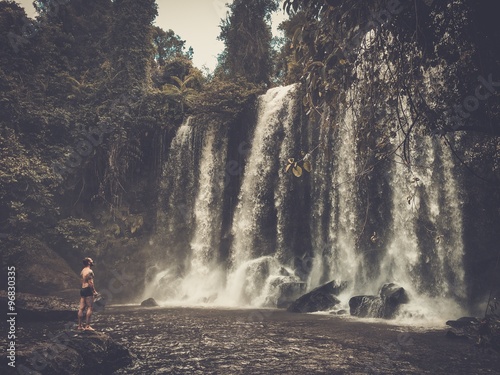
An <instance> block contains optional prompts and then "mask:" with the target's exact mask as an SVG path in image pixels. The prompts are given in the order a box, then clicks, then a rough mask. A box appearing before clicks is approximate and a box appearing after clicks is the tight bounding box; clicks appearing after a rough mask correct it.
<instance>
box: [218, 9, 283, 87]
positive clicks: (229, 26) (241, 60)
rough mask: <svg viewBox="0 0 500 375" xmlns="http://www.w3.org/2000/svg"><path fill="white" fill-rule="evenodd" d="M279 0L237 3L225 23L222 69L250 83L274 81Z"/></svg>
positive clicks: (222, 30) (221, 37)
mask: <svg viewBox="0 0 500 375" xmlns="http://www.w3.org/2000/svg"><path fill="white" fill-rule="evenodd" d="M277 8H278V2H277V1H276V0H254V1H244V0H235V1H234V2H233V3H232V4H231V5H229V9H230V13H229V16H228V17H227V18H226V19H225V20H223V22H222V25H221V33H220V36H219V39H220V40H222V41H223V42H224V44H225V50H224V52H223V54H222V61H221V68H222V69H223V70H224V72H226V74H228V75H229V76H230V77H236V76H242V77H244V78H245V79H247V80H248V81H249V82H253V83H265V84H268V83H269V82H270V75H271V71H272V62H271V38H272V34H271V29H270V27H269V20H270V17H271V13H272V12H274V11H275V10H276V9H277Z"/></svg>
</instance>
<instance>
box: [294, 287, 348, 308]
mask: <svg viewBox="0 0 500 375" xmlns="http://www.w3.org/2000/svg"><path fill="white" fill-rule="evenodd" d="M346 285H347V284H346V283H338V282H336V281H330V282H328V283H326V284H323V285H321V286H319V287H317V288H316V289H313V290H311V291H310V292H309V293H306V294H304V295H303V296H301V297H300V298H298V299H297V300H295V302H293V303H292V304H291V305H290V306H289V307H288V309H287V311H289V312H295V313H308V312H315V311H325V310H330V309H331V308H333V307H334V306H335V305H337V304H339V303H340V301H339V299H338V298H337V297H335V295H334V294H337V295H338V294H339V293H340V292H341V291H342V290H343V289H344V288H345V287H346Z"/></svg>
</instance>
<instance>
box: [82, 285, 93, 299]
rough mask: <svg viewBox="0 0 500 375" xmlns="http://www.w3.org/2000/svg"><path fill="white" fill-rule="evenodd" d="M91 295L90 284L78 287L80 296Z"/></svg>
mask: <svg viewBox="0 0 500 375" xmlns="http://www.w3.org/2000/svg"><path fill="white" fill-rule="evenodd" d="M93 295H94V291H93V290H92V288H91V287H90V286H88V287H86V288H82V289H80V296H81V297H91V296H93Z"/></svg>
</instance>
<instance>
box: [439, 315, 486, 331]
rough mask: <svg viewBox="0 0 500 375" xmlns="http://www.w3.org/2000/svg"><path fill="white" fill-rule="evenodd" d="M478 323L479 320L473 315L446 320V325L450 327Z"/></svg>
mask: <svg viewBox="0 0 500 375" xmlns="http://www.w3.org/2000/svg"><path fill="white" fill-rule="evenodd" d="M477 324H479V320H478V319H477V318H475V317H470V316H464V317H462V318H459V319H457V320H448V321H447V322H446V325H448V326H450V327H452V328H458V329H462V328H466V327H471V326H474V325H477Z"/></svg>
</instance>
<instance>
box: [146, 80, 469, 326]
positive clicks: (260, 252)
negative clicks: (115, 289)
mask: <svg viewBox="0 0 500 375" xmlns="http://www.w3.org/2000/svg"><path fill="white" fill-rule="evenodd" d="M297 94H298V93H297V90H296V86H293V85H292V86H287V87H278V88H273V89H270V90H269V91H268V92H267V93H266V94H265V95H262V96H261V97H260V98H259V101H258V109H257V110H258V116H257V121H256V123H255V126H254V128H253V129H252V132H250V133H251V137H250V138H249V139H248V140H246V142H248V143H249V144H250V146H251V147H250V152H249V153H248V154H247V155H246V160H244V163H245V169H244V174H243V176H242V179H241V182H240V183H239V185H238V188H239V190H238V194H237V195H236V196H235V198H237V202H236V203H234V204H233V205H229V206H226V210H228V209H229V210H231V211H232V212H231V213H228V212H226V211H224V209H223V207H225V206H224V205H223V201H224V196H225V194H227V185H226V184H225V181H224V166H225V165H227V163H228V161H229V160H228V157H229V156H228V155H229V154H228V147H229V146H228V144H227V140H228V135H227V134H228V133H227V129H225V127H224V126H216V125H214V124H208V125H206V126H200V125H201V124H197V126H195V125H193V123H196V121H198V120H193V119H191V120H188V121H186V123H185V124H183V125H182V126H181V127H180V128H179V130H178V132H177V135H176V137H175V138H174V140H173V141H172V144H171V148H170V151H169V158H168V160H167V163H166V166H165V172H164V185H163V189H164V193H163V195H162V197H160V205H161V207H160V210H159V211H160V212H159V218H160V219H162V220H159V221H158V223H159V226H160V227H161V228H158V233H159V234H160V233H162V232H163V233H164V234H163V235H159V234H158V235H157V236H156V238H155V239H154V242H155V244H156V246H157V247H158V250H157V251H158V254H157V258H158V259H160V260H161V261H156V262H152V264H154V265H155V267H153V268H152V275H153V276H151V277H149V279H148V281H147V286H146V289H145V293H144V296H147V297H150V296H153V297H155V298H156V299H158V300H160V301H173V302H176V303H179V301H182V303H213V304H215V305H232V306H276V305H279V304H280V298H281V297H283V295H284V294H288V295H289V296H294V295H297V293H303V292H305V291H306V289H307V290H311V289H313V288H314V287H316V286H318V285H320V284H321V283H324V282H327V281H329V280H332V279H335V280H338V281H343V282H344V281H345V282H347V285H348V287H347V289H346V290H345V291H344V293H343V294H342V295H341V296H340V299H341V301H342V303H343V305H344V306H346V305H347V301H348V298H349V297H351V296H353V295H360V294H377V293H378V289H379V288H380V287H381V285H382V284H384V283H387V282H395V283H397V284H399V285H401V286H403V287H404V288H405V289H406V290H407V291H408V293H409V294H410V297H411V300H410V301H411V302H410V304H409V305H407V306H405V308H404V309H403V311H402V313H404V314H408V315H413V316H416V315H419V314H429V311H430V307H431V305H432V304H435V303H436V301H441V302H443V304H442V305H443V306H444V307H443V308H446V309H448V311H450V310H452V309H456V308H457V306H456V305H454V304H453V303H451V302H450V301H452V300H453V299H454V300H457V299H458V300H460V299H461V298H464V296H465V292H464V271H463V265H462V257H463V244H462V227H461V223H462V218H461V207H460V189H459V186H460V185H459V180H458V179H457V175H456V171H455V166H454V162H453V159H452V155H451V153H450V151H449V150H448V149H447V148H446V146H444V145H442V144H440V143H439V141H437V140H435V139H431V138H430V137H424V136H418V135H417V136H415V138H414V139H412V143H411V145H410V149H411V150H412V154H411V155H410V156H411V159H412V163H411V165H409V164H407V163H406V164H405V163H404V162H403V160H402V159H401V157H400V156H399V155H398V153H393V154H392V156H391V157H390V158H388V159H387V160H384V163H376V168H378V169H376V172H377V173H374V172H373V171H372V170H369V168H368V167H367V163H366V159H365V160H363V158H362V157H360V156H359V152H360V139H359V131H360V128H359V126H358V125H359V124H358V120H357V118H356V113H358V111H360V110H361V109H362V106H363V103H362V102H361V101H360V100H359V99H358V97H357V96H356V94H355V93H354V92H353V91H350V90H349V91H348V92H347V93H346V97H348V98H349V100H348V102H349V105H345V106H342V105H340V106H339V110H338V112H337V113H336V114H332V113H327V112H325V113H324V114H323V117H322V119H321V122H320V124H319V125H314V124H310V123H309V124H308V123H307V122H304V121H302V118H301V116H300V110H299V105H298V104H297V100H296V99H297V96H298V95H297ZM402 110H403V111H404V110H405V109H404V108H403V109H402ZM391 116H394V113H392V114H391V113H387V114H385V115H383V116H381V118H380V119H379V121H386V122H390V121H391V120H393V118H392V117H391ZM398 142H399V140H398V139H397V138H396V139H394V140H393V147H396V145H397V144H398ZM420 147H422V149H424V150H425V152H421V151H420ZM301 150H303V151H306V152H307V151H309V150H315V151H314V152H312V151H311V158H312V165H313V171H312V173H311V175H308V174H307V173H306V172H304V175H303V176H302V177H299V178H297V177H294V176H293V175H291V174H289V173H286V172H285V169H284V166H285V164H286V160H287V159H289V158H290V157H296V158H297V159H298V158H300V156H299V155H300V151H301ZM369 173H371V175H370V177H369V178H368V179H367V180H368V183H366V181H365V185H363V184H362V183H361V181H362V177H363V176H365V175H367V174H369ZM365 180H366V179H365ZM374 202H375V203H374ZM227 207H229V208H227ZM374 207H375V208H374ZM374 214H375V215H376V216H377V217H376V218H372V217H371V216H373V215H374ZM225 216H226V217H230V218H231V220H232V221H231V224H230V238H231V240H230V246H229V253H227V252H226V253H225V252H222V251H221V238H223V237H224V236H227V233H226V234H223V233H222V232H223V229H222V221H223V219H222V218H223V217H225ZM367 228H371V229H370V230H371V231H373V235H372V233H371V232H369V233H368V229H367ZM373 228H377V231H374V230H373ZM426 309H427V310H426Z"/></svg>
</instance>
